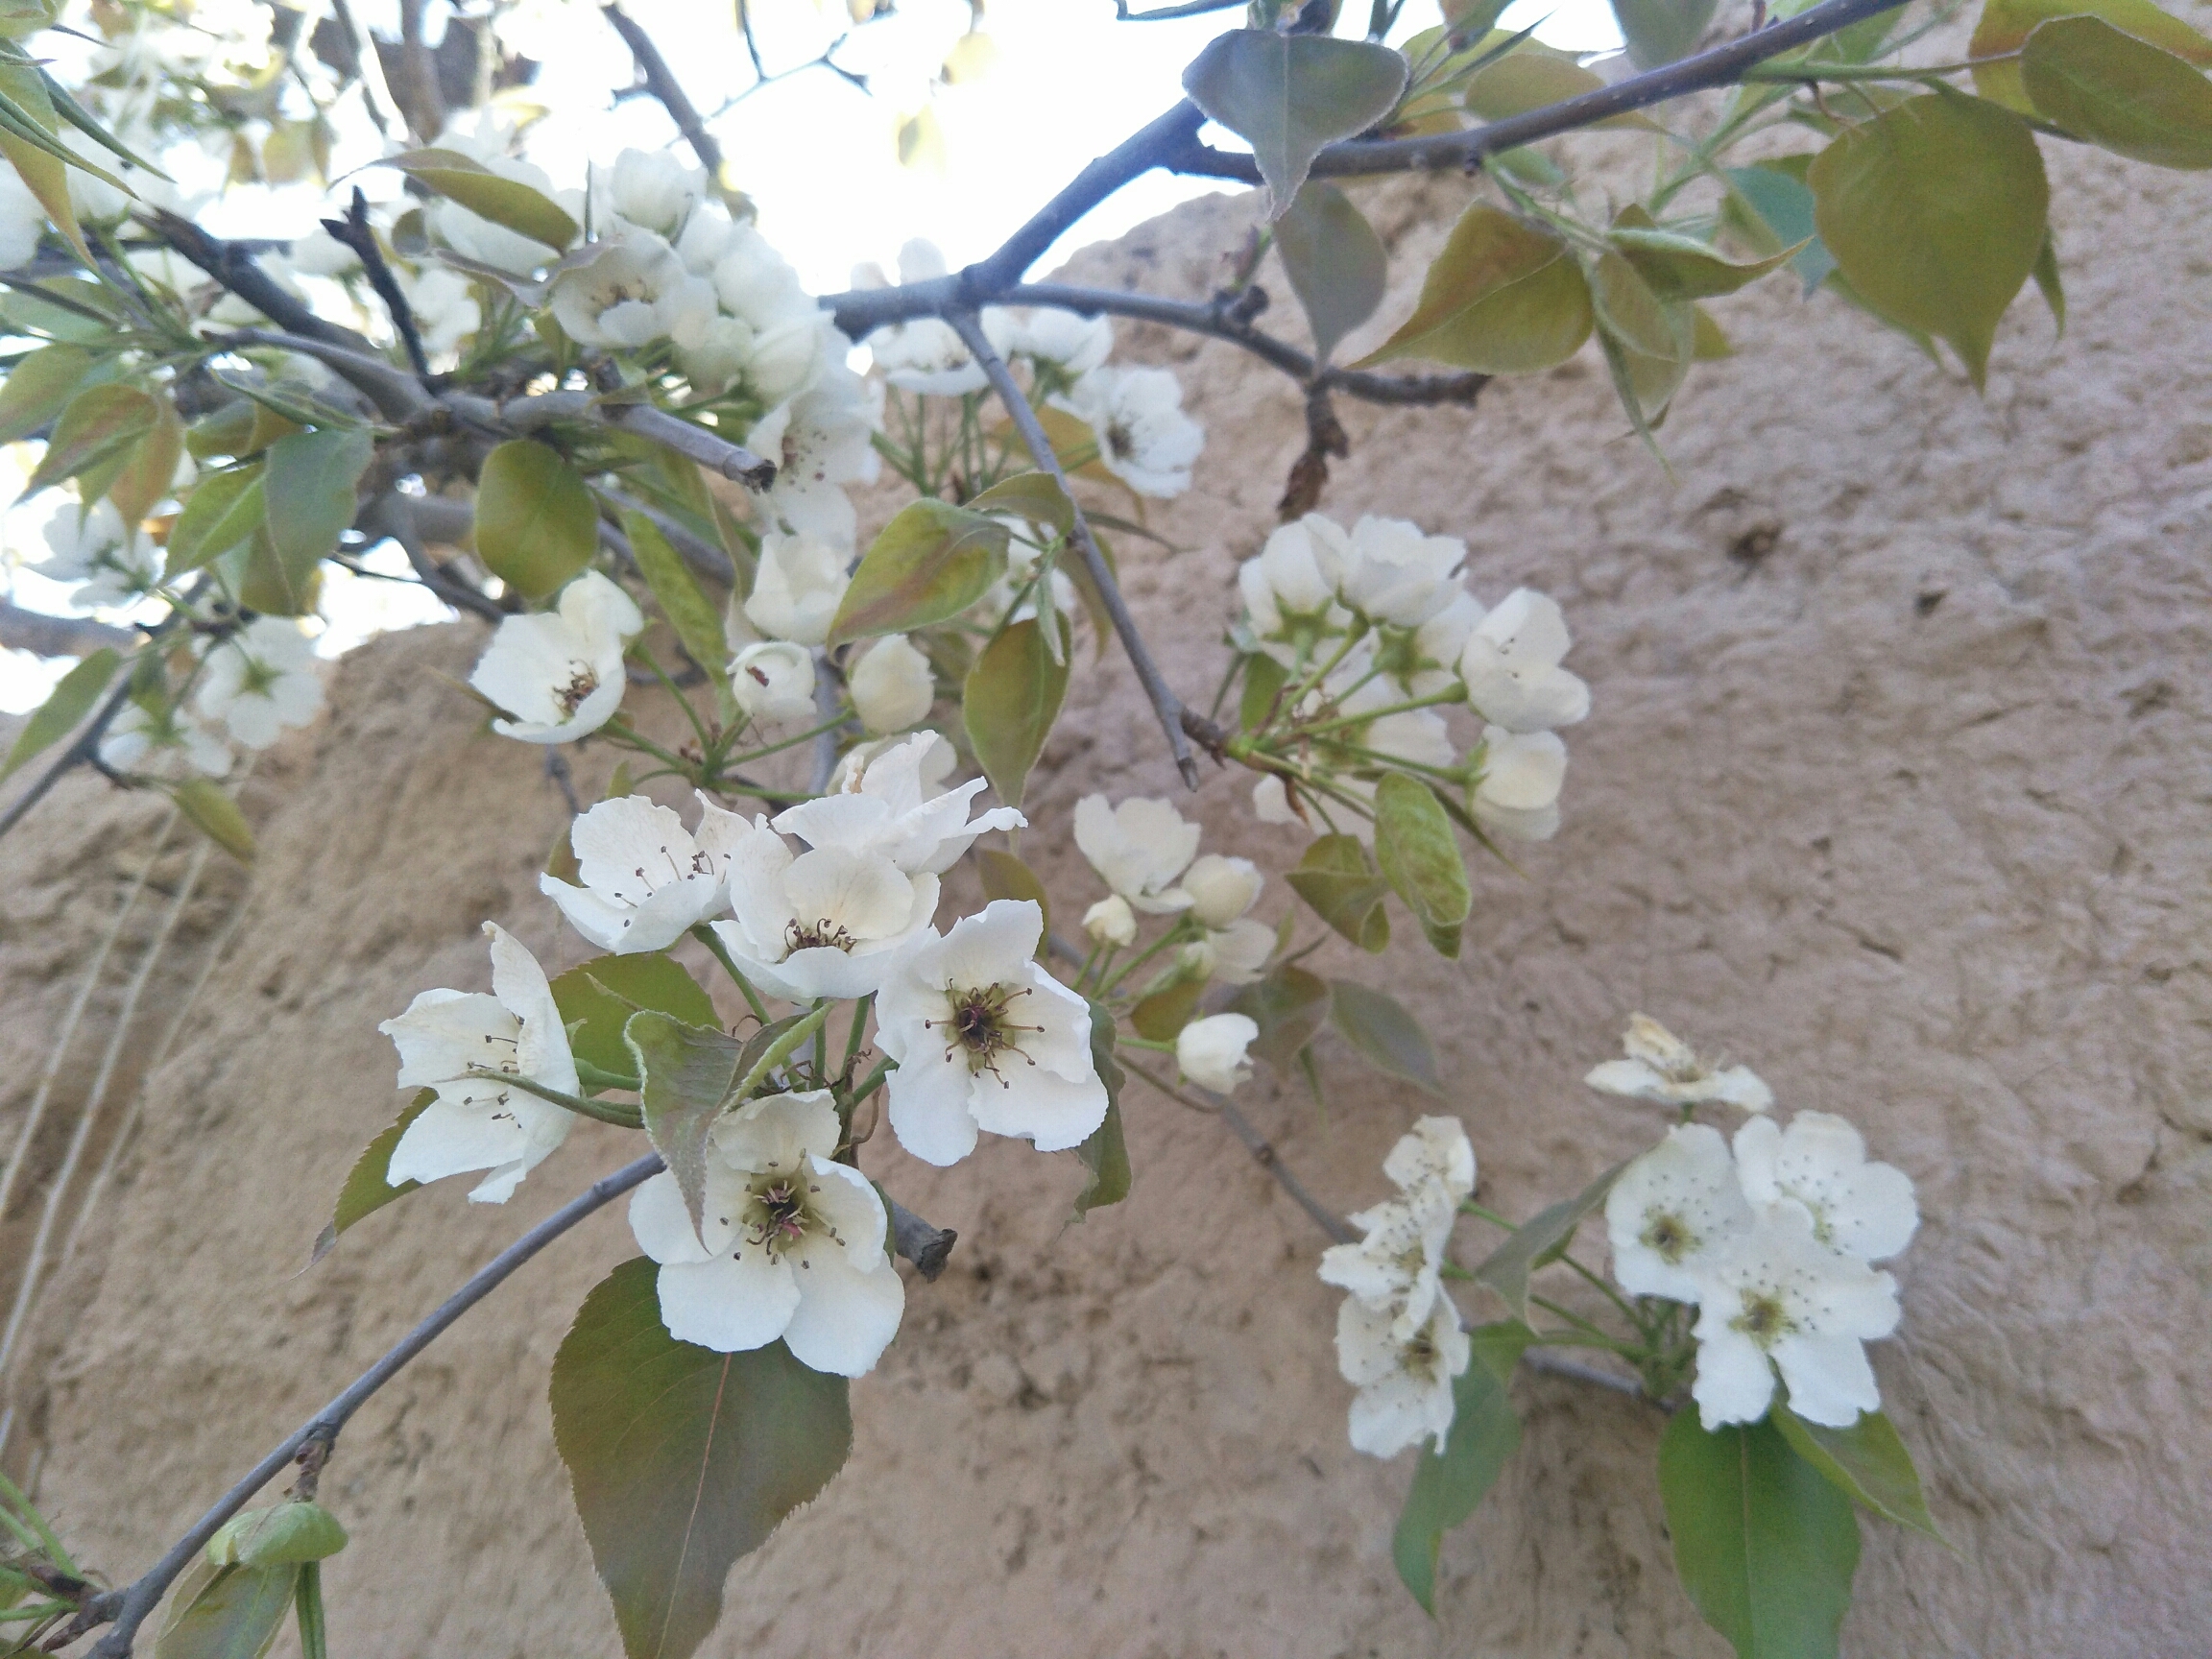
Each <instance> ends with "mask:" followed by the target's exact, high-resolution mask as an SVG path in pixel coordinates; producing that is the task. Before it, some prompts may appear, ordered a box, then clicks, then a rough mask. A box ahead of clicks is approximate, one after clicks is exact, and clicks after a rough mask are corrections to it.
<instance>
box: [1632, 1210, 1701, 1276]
mask: <svg viewBox="0 0 2212 1659" xmlns="http://www.w3.org/2000/svg"><path fill="white" fill-rule="evenodd" d="M1638 1242H1640V1243H1642V1244H1643V1245H1644V1246H1645V1248H1646V1249H1648V1250H1652V1251H1655V1252H1657V1254H1658V1256H1659V1258H1660V1259H1661V1260H1662V1261H1664V1262H1667V1263H1669V1264H1670V1265H1672V1264H1673V1263H1675V1262H1680V1261H1681V1260H1682V1258H1683V1257H1685V1256H1687V1255H1689V1254H1690V1252H1691V1251H1692V1250H1693V1249H1695V1247H1696V1244H1697V1238H1696V1235H1695V1234H1694V1233H1692V1232H1691V1231H1690V1229H1689V1227H1688V1226H1687V1225H1686V1224H1685V1223H1684V1222H1683V1219H1682V1217H1681V1216H1679V1215H1672V1214H1667V1213H1666V1212H1664V1211H1663V1212H1661V1213H1660V1214H1656V1215H1654V1216H1652V1217H1651V1219H1650V1221H1649V1222H1648V1223H1647V1225H1646V1226H1645V1229H1644V1232H1643V1235H1642V1237H1641V1238H1639V1240H1638Z"/></svg>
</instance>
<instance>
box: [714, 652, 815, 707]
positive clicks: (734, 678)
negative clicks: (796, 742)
mask: <svg viewBox="0 0 2212 1659" xmlns="http://www.w3.org/2000/svg"><path fill="white" fill-rule="evenodd" d="M730 690H731V694H732V695H733V696H734V697H735V698H736V699H737V707H738V708H740V709H744V710H745V712H746V713H747V714H749V715H751V716H752V717H753V718H754V719H756V720H757V721H759V722H760V723H761V724H762V725H764V726H776V725H781V724H784V723H787V722H790V721H796V720H805V719H808V718H811V717H812V715H813V714H814V712H815V709H814V654H813V653H812V652H811V651H809V650H807V649H806V647H805V646H804V645H794V644H792V643H790V642H789V641H788V640H784V639H762V640H758V641H757V642H755V643H754V644H751V645H748V646H746V647H745V648H744V649H743V650H741V651H739V652H738V653H737V655H736V656H734V657H733V658H731V659H730Z"/></svg>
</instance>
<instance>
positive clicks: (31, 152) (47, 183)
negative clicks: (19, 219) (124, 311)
mask: <svg viewBox="0 0 2212 1659" xmlns="http://www.w3.org/2000/svg"><path fill="white" fill-rule="evenodd" d="M0 103H4V104H5V105H6V107H7V110H8V119H7V121H6V122H5V123H0V156H6V157H7V158H8V162H9V165H11V166H12V167H13V168H14V169H15V173H16V176H17V177H18V178H20V179H21V180H23V184H24V187H25V188H26V189H28V190H29V191H30V192H31V194H32V195H33V196H35V197H36V198H37V200H38V205H39V206H41V207H43V208H45V209H46V217H47V218H49V219H51V220H53V221H54V227H55V228H56V229H58V230H60V232H61V234H62V236H63V237H65V238H66V239H67V241H68V243H69V246H70V247H72V248H74V249H76V250H77V252H78V255H79V257H81V258H82V259H84V262H85V263H86V264H87V265H90V264H92V263H93V259H92V250H91V249H90V248H89V247H87V246H86V245H85V241H84V231H83V230H81V229H79V228H78V226H77V210H76V209H75V208H74V207H72V206H71V205H70V204H69V169H70V167H71V166H73V165H74V166H78V167H82V168H84V171H85V172H87V173H97V174H99V175H100V177H102V178H104V179H111V178H112V175H109V174H107V173H104V172H102V171H101V169H99V168H97V167H92V166H87V165H86V164H85V163H84V162H83V161H82V160H80V159H79V158H78V157H77V156H73V155H72V154H71V153H70V152H69V151H67V150H65V149H63V148H62V146H61V143H60V140H59V139H57V138H56V137H54V135H53V134H54V133H55V132H57V131H59V130H60V122H59V120H58V118H57V117H56V115H55V113H54V102H53V100H52V99H51V98H50V97H48V96H47V92H46V78H45V76H44V74H43V73H41V72H40V70H39V69H38V68H37V66H36V65H35V64H31V63H10V64H5V65H0Z"/></svg>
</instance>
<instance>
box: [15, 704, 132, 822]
mask: <svg viewBox="0 0 2212 1659" xmlns="http://www.w3.org/2000/svg"><path fill="white" fill-rule="evenodd" d="M130 695H131V677H130V676H129V675H128V674H126V675H125V676H123V678H122V679H121V680H120V681H119V682H118V683H117V684H116V685H115V688H114V689H113V690H112V691H110V692H108V700H107V701H106V702H104V703H102V704H101V705H100V707H99V709H98V710H97V711H96V712H95V713H94V714H93V716H92V718H91V719H90V720H88V721H86V722H85V725H84V730H83V731H82V732H80V733H77V738H76V741H74V742H73V743H71V744H70V745H69V747H68V748H66V749H64V750H62V751H61V753H60V755H58V756H56V757H54V761H53V763H52V764H51V765H49V766H48V767H47V768H46V770H45V771H43V772H41V773H39V774H38V776H37V778H36V781H34V782H33V783H32V784H31V786H30V787H29V788H28V789H26V790H24V791H23V793H22V794H20V795H18V796H16V797H15V799H14V800H12V801H11V802H10V803H9V804H8V810H7V811H5V812H0V835H5V834H7V833H8V831H9V830H11V829H14V828H15V826H16V825H17V824H20V823H21V822H22V821H23V815H24V814H25V813H26V812H28V811H30V810H31V808H32V807H34V806H36V805H38V803H39V802H41V801H43V800H44V799H45V798H46V792H47V791H48V790H49V789H51V788H53V787H54V785H55V784H57V783H59V782H60V781H61V779H62V776H63V774H65V773H67V772H68V771H70V770H71V769H72V768H74V767H78V766H82V765H83V764H84V762H85V761H87V760H89V759H91V758H92V757H93V756H94V755H95V754H97V753H98V752H99V748H100V738H101V735H102V734H103V733H106V731H107V730H108V722H109V721H110V720H112V719H114V718H115V716H116V714H117V713H118V712H120V711H121V709H122V708H123V705H124V702H125V701H126V700H127V699H128V698H129V697H130Z"/></svg>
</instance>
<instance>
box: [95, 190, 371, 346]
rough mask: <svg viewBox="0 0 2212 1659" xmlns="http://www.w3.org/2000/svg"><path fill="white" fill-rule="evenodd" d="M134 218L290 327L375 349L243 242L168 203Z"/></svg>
mask: <svg viewBox="0 0 2212 1659" xmlns="http://www.w3.org/2000/svg"><path fill="white" fill-rule="evenodd" d="M136 218H137V220H138V223H139V224H141V225H143V226H145V227H146V228H148V229H149V230H152V231H153V232H154V233H155V234H156V235H157V236H159V237H160V238H161V239H162V240H163V241H164V242H166V243H168V244H169V246H170V247H172V248H174V249H175V250H176V251H177V252H179V253H180V255H182V256H183V258H184V259H185V260H186V261H187V262H188V263H190V264H193V265H197V266H198V267H199V268H200V269H201V270H202V271H204V272H205V273H206V274H207V275H208V276H212V277H213V278H214V279H215V280H216V281H217V282H220V283H221V284H222V285H223V286H224V287H225V288H228V290H229V291H230V292H231V293H233V294H235V295H237V296H238V298H239V299H241V300H243V301H246V303H247V304H249V305H251V306H252V307H253V309H254V310H256V311H258V312H260V313H261V315H262V316H264V317H266V318H268V319H269V321H270V322H272V323H274V324H276V326H277V327H279V328H281V329H283V330H284V331H285V332H286V333H288V334H300V335H304V336H305V337H306V338H308V339H310V340H320V341H322V342H324V343H325V345H330V346H341V347H344V348H345V349H347V350H349V351H358V352H361V353H363V354H364V355H370V356H373V354H374V348H373V347H372V346H371V345H370V344H369V342H368V341H366V340H364V339H363V338H362V337H361V336H360V335H358V334H356V333H354V332H353V330H352V329H350V328H341V327H339V326H338V325H337V324H335V323H325V321H324V320H323V319H322V318H320V317H318V316H316V315H315V313H314V312H313V311H312V310H310V309H309V308H308V306H307V304H306V302H305V301H301V300H297V299H294V298H293V297H292V296H291V295H289V294H287V293H285V292H284V290H283V289H282V288H280V287H278V286H277V285H276V279H275V278H274V277H272V276H270V275H269V274H268V273H267V272H266V271H264V270H262V269H261V267H260V266H258V265H256V264H254V263H253V255H252V253H251V252H248V251H247V249H246V248H245V247H244V246H243V245H241V244H239V243H236V242H226V241H224V240H223V239H222V238H221V237H220V236H210V235H208V234H207V232H206V231H204V230H203V229H201V228H200V227H199V226H197V225H195V224H193V223H192V221H191V220H189V219H186V218H184V217H183V216H182V215H181V214H177V213H172V212H170V211H169V210H168V209H167V208H166V207H153V208H148V209H143V210H141V211H140V212H138V213H137V215H136Z"/></svg>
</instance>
